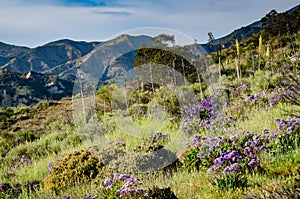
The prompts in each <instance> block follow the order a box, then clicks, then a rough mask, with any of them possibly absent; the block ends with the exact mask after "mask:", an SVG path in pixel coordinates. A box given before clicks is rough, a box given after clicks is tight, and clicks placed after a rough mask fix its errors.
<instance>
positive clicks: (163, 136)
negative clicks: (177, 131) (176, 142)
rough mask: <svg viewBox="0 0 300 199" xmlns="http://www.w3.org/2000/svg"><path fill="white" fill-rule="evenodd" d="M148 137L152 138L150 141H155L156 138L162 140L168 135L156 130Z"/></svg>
mask: <svg viewBox="0 0 300 199" xmlns="http://www.w3.org/2000/svg"><path fill="white" fill-rule="evenodd" d="M150 137H151V138H152V142H156V141H158V140H162V141H164V140H166V139H168V138H169V137H170V135H169V134H163V133H161V132H156V133H154V134H151V135H150Z"/></svg>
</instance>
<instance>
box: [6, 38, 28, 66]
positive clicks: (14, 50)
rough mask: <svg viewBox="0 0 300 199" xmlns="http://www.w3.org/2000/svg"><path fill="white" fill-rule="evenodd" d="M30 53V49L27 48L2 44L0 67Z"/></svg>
mask: <svg viewBox="0 0 300 199" xmlns="http://www.w3.org/2000/svg"><path fill="white" fill-rule="evenodd" d="M29 51H30V48H27V47H22V46H14V45H9V44H6V43H3V42H0V66H1V65H4V64H5V63H7V62H8V61H9V60H11V59H13V58H16V57H19V56H22V55H24V54H26V53H27V52H29Z"/></svg>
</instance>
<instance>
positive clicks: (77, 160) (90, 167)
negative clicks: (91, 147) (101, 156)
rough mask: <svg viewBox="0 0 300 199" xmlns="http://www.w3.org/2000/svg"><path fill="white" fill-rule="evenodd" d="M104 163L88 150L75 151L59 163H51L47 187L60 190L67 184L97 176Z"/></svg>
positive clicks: (70, 184)
mask: <svg viewBox="0 0 300 199" xmlns="http://www.w3.org/2000/svg"><path fill="white" fill-rule="evenodd" d="M102 167H103V164H102V163H100V162H99V160H97V159H96V158H95V157H93V156H92V154H91V153H90V152H88V151H86V150H82V151H75V152H73V153H71V154H68V155H66V156H65V158H64V159H63V160H61V161H59V162H58V163H57V165H54V166H52V165H51V164H50V165H49V173H48V176H47V177H46V179H45V188H46V189H53V190H60V189H63V188H65V187H67V186H72V185H75V184H76V183H82V182H86V181H89V180H91V179H93V178H95V177H96V176H97V175H98V173H99V171H100V169H101V168H102Z"/></svg>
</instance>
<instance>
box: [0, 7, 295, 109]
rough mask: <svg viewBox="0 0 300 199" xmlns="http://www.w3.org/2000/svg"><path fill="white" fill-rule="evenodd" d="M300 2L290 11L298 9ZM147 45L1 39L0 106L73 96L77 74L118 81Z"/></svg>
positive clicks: (248, 32) (130, 39)
mask: <svg viewBox="0 0 300 199" xmlns="http://www.w3.org/2000/svg"><path fill="white" fill-rule="evenodd" d="M298 7H299V6H296V7H294V8H292V9H290V10H288V11H287V12H286V13H288V14H291V13H294V12H295V11H297V10H298V9H297V8H298ZM262 26H263V25H262V21H261V20H260V21H257V22H254V23H252V24H250V25H248V26H245V27H241V28H239V29H237V30H235V31H233V32H232V33H230V34H229V35H227V36H224V37H222V38H219V39H216V40H215V41H214V43H215V44H218V43H220V44H222V45H224V47H225V48H228V47H229V46H231V45H232V44H234V43H235V39H236V38H238V39H239V41H243V40H244V39H247V38H249V37H251V36H252V35H253V34H257V33H259V32H260V31H261V30H262ZM264 28H265V27H264ZM143 45H147V46H152V45H153V41H152V38H151V37H149V36H146V35H140V36H130V35H121V36H119V37H117V38H114V39H112V40H109V41H103V42H85V41H72V40H68V39H63V40H58V41H54V42H50V43H47V44H45V45H42V46H39V47H36V48H27V47H21V46H14V45H9V44H5V43H2V42H0V92H1V94H2V95H1V96H0V100H1V101H0V106H4V107H5V106H16V105H18V104H20V103H24V104H26V105H30V104H34V103H36V102H37V101H39V100H41V99H61V98H63V97H69V96H71V95H72V94H76V93H78V92H79V91H78V90H74V88H73V85H74V82H75V81H76V78H77V77H80V78H81V80H82V82H88V81H91V82H98V85H97V87H98V86H99V85H103V84H108V83H111V82H116V81H117V80H118V78H121V77H122V76H123V75H124V73H126V72H127V71H129V70H131V69H133V66H132V64H133V63H134V60H135V54H136V52H137V49H138V48H140V47H141V46H143ZM200 45H201V47H202V48H201V49H204V50H206V51H207V52H213V51H216V48H213V49H211V48H209V45H208V44H207V43H206V44H200ZM194 47H199V46H194ZM195 49H196V48H195ZM197 49H198V48H197ZM99 82H100V83H99ZM95 89H96V88H95ZM72 92H73V93H72Z"/></svg>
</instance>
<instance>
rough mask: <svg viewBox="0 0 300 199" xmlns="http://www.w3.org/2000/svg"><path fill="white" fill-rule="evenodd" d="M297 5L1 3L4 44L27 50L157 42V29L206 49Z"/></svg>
mask: <svg viewBox="0 0 300 199" xmlns="http://www.w3.org/2000/svg"><path fill="white" fill-rule="evenodd" d="M298 4H299V0H160V1H159V0H0V41H1V42H4V43H8V44H14V45H21V46H28V47H37V46H40V45H44V44H46V43H48V42H50V41H55V40H59V39H72V40H80V41H105V40H107V39H111V38H113V37H115V36H117V35H119V34H122V33H132V34H135V33H139V34H149V35H150V36H153V34H155V33H157V32H155V31H154V32H155V33H153V32H152V33H151V31H149V30H153V28H152V29H149V27H155V28H157V29H159V30H160V31H162V30H164V29H166V30H171V31H169V32H178V33H180V34H181V35H185V36H186V37H188V38H191V39H192V40H194V39H196V40H197V41H198V42H199V43H206V42H207V40H208V36H207V33H208V32H212V33H213V34H214V36H215V38H219V37H222V36H225V35H227V34H229V33H231V32H232V31H233V30H235V29H238V28H240V27H242V26H246V25H248V24H251V23H252V22H254V21H257V20H259V19H261V18H262V17H264V16H265V15H266V14H267V13H268V12H270V11H271V10H272V9H276V10H277V11H278V12H284V11H286V10H288V9H290V8H292V7H294V6H296V5H298ZM155 28H154V29H155ZM158 32H159V31H158ZM151 34H152V35H151ZM175 37H176V36H175Z"/></svg>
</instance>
